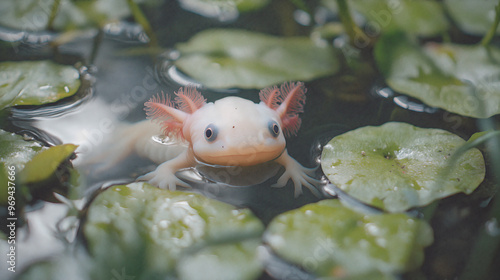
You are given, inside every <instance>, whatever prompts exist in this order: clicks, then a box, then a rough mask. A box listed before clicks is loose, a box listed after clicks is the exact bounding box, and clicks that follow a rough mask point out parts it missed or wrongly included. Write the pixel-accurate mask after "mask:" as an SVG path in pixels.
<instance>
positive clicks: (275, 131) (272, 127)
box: [267, 121, 280, 138]
mask: <svg viewBox="0 0 500 280" xmlns="http://www.w3.org/2000/svg"><path fill="white" fill-rule="evenodd" d="M267 128H268V129H269V132H271V135H272V136H273V137H274V138H276V137H278V135H280V127H279V126H278V123H277V122H275V121H269V124H268V125H267Z"/></svg>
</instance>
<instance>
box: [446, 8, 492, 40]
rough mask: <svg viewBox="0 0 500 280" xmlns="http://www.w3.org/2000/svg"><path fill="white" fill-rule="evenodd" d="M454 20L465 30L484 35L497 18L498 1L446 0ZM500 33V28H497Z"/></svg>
mask: <svg viewBox="0 0 500 280" xmlns="http://www.w3.org/2000/svg"><path fill="white" fill-rule="evenodd" d="M444 4H445V7H446V9H447V10H448V12H449V13H450V16H451V17H452V19H453V21H454V22H456V23H457V25H458V26H459V27H460V29H462V30H463V31H465V32H467V33H470V34H475V35H482V34H485V33H486V32H488V30H489V29H490V28H491V26H492V25H493V21H494V20H495V6H496V5H497V4H498V1H484V0H483V1H477V0H451V1H450V0H444ZM496 33H497V34H500V29H497V32H496Z"/></svg>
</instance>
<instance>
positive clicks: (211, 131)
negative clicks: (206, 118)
mask: <svg viewBox="0 0 500 280" xmlns="http://www.w3.org/2000/svg"><path fill="white" fill-rule="evenodd" d="M215 138H217V127H215V125H214V124H213V123H211V124H209V125H208V126H207V128H205V139H206V140H207V141H208V142H212V141H215Z"/></svg>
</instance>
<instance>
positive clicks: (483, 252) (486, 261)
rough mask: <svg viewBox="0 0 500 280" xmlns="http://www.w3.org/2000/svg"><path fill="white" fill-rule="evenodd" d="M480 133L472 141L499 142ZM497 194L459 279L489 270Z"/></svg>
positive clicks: (496, 242)
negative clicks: (491, 140)
mask: <svg viewBox="0 0 500 280" xmlns="http://www.w3.org/2000/svg"><path fill="white" fill-rule="evenodd" d="M497 7H498V6H497ZM497 14H498V13H497ZM482 133H483V134H482V135H481V136H479V137H478V138H476V139H475V140H474V141H472V142H475V141H479V140H482V139H484V140H483V141H481V143H482V142H484V141H487V140H490V139H491V138H493V137H495V136H496V137H497V140H498V141H497V142H496V143H495V144H498V143H499V142H500V139H499V138H498V136H500V131H498V130H497V131H487V132H482ZM469 141H470V140H469ZM497 146H498V145H497ZM495 152H497V151H495V150H494V149H493V152H492V153H493V154H492V157H493V161H494V163H496V164H494V168H495V171H496V172H495V175H496V177H497V178H496V179H497V182H498V181H500V172H499V170H500V165H499V164H498V158H495V156H497V155H496V154H495ZM498 194H499V193H498V191H497V195H496V197H495V198H494V199H493V202H492V205H491V209H490V211H489V216H488V221H487V224H486V225H485V226H484V227H483V228H481V230H480V231H479V235H478V236H477V238H476V242H475V243H474V246H473V247H472V251H471V254H470V256H469V260H468V262H467V265H466V266H465V268H464V271H463V272H462V275H461V276H460V279H464V280H465V279H484V278H485V277H486V275H487V273H488V271H489V268H490V265H491V264H492V260H493V258H494V257H495V254H497V253H498V249H499V248H500V197H499V196H498Z"/></svg>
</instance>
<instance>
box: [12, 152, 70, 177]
mask: <svg viewBox="0 0 500 280" xmlns="http://www.w3.org/2000/svg"><path fill="white" fill-rule="evenodd" d="M77 147H78V146H76V145H73V144H64V145H58V146H53V147H50V148H48V149H46V150H44V151H42V152H40V153H38V154H36V155H35V156H34V157H33V158H32V159H31V161H30V162H28V163H26V166H25V167H24V169H23V171H22V172H21V173H20V174H19V178H20V181H21V182H22V183H35V182H41V181H43V180H46V179H48V178H50V176H52V175H53V174H54V172H55V171H56V170H57V168H58V167H59V165H60V164H61V163H62V162H64V161H65V160H67V159H68V158H69V157H70V156H71V155H72V154H73V152H74V151H75V150H76V148H77Z"/></svg>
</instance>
